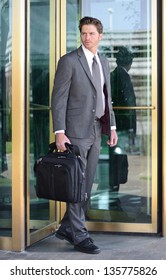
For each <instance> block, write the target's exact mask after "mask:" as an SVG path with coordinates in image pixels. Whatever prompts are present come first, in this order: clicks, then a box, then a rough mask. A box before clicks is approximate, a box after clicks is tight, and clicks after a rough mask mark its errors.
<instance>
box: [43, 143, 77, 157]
mask: <svg viewBox="0 0 166 280" xmlns="http://www.w3.org/2000/svg"><path fill="white" fill-rule="evenodd" d="M65 146H66V149H67V152H69V153H73V154H75V155H76V156H80V150H79V148H78V146H77V145H72V144H69V143H65ZM54 151H58V149H57V146H56V143H55V142H52V143H50V144H49V152H48V153H53V152H54Z"/></svg>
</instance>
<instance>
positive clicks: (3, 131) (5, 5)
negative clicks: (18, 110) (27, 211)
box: [0, 0, 12, 236]
mask: <svg viewBox="0 0 166 280" xmlns="http://www.w3.org/2000/svg"><path fill="white" fill-rule="evenodd" d="M11 9H12V1H10V0H8V1H2V0H1V1H0V236H11V235H12V133H11V129H12V125H11V110H12V108H11V104H12V100H11V98H12V96H11V80H12V69H11V66H12V64H11V62H12V57H11V54H12V32H11V30H12V27H11V22H12V18H11V15H12V13H11Z"/></svg>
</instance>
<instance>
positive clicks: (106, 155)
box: [66, 0, 157, 232]
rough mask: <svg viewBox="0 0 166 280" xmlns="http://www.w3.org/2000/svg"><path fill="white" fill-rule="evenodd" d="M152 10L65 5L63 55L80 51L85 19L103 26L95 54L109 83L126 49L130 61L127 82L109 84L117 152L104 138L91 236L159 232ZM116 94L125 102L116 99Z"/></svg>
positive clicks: (122, 0)
mask: <svg viewBox="0 0 166 280" xmlns="http://www.w3.org/2000/svg"><path fill="white" fill-rule="evenodd" d="M155 4H156V1H155V0H150V1H144V0H137V1H127V0H116V1H115V0H111V1H110V0H109V1H108V0H104V1H103V0H101V1H100V0H90V1H86V0H85V1H74V0H73V1H72V0H68V1H67V7H66V9H67V25H66V27H67V49H66V51H67V52H69V51H71V50H73V49H75V48H77V47H78V46H79V45H80V40H79V30H78V20H79V19H80V17H82V16H87V15H89V16H92V17H97V18H99V19H100V20H101V21H102V23H103V26H104V33H103V39H102V40H101V41H100V45H99V51H100V53H101V54H102V55H104V56H106V57H107V58H108V60H109V64H110V77H113V76H114V74H113V71H114V70H115V69H116V68H117V66H120V67H121V68H122V69H123V70H124V68H125V67H124V65H126V64H127V63H126V61H125V64H123V65H122V63H120V62H119V61H121V60H125V59H126V55H125V54H124V53H123V51H124V47H125V48H127V50H128V51H129V53H130V54H131V55H132V64H131V65H130V69H128V70H126V68H125V71H126V75H127V78H121V79H122V81H123V82H122V81H121V82H120V80H118V79H119V76H118V78H117V76H116V79H115V81H114V84H113V81H112V79H110V82H111V87H112V92H111V93H110V94H112V100H113V107H114V111H115V116H116V120H117V133H118V137H119V141H118V145H117V147H115V148H114V149H110V148H109V147H108V146H107V144H106V141H107V138H106V137H105V136H103V138H102V145H101V153H100V157H99V162H98V166H97V170H96V176H95V180H94V184H93V187H92V194H91V199H90V205H89V209H88V211H87V224H88V227H89V229H92V230H108V231H109V230H111V231H143V232H155V231H156V230H157V224H156V215H157V202H156V194H157V191H156V190H157V185H156V178H157V168H156V165H155V164H154V156H155V152H154V149H155V151H157V140H156V134H155V132H154V123H155V124H156V119H157V114H156V108H155V107H154V104H153V100H156V92H157V91H155V88H154V87H152V80H153V81H154V79H156V76H155V75H154V72H153V71H152V66H153V65H154V63H155V62H154V61H155V59H157V57H156V58H155V57H154V54H155V53H154V52H153V55H152V49H154V48H155V46H154V41H153V39H152V37H153V38H154V37H155V36H156V34H154V33H155V30H154V29H153V28H152V21H151V19H152V12H153V11H152V7H155ZM72 7H74V9H73V10H75V11H77V15H78V17H76V15H75V12H73V10H72ZM79 11H81V15H80V14H79ZM155 20H156V17H155ZM121 47H123V48H121ZM120 50H121V53H119V51H120ZM118 54H119V57H118ZM122 54H124V55H123V57H122ZM116 71H117V70H116ZM155 74H156V73H155ZM152 75H154V77H153V79H152ZM125 77H126V76H125ZM128 80H130V86H129V85H128ZM156 83H157V81H155V83H154V85H155V84H156ZM121 84H122V86H123V88H121V87H120V85H121ZM118 89H119V91H121V92H122V95H123V98H122V96H120V97H119V98H118V97H117V96H118V95H117V94H118V93H117V92H118ZM131 89H132V92H131ZM156 105H157V104H156V103H155V106H156ZM152 151H153V153H152ZM154 209H155V210H154ZM129 224H133V227H131V226H130V227H129ZM136 224H137V226H136ZM141 224H142V226H141ZM118 225H119V226H118ZM120 225H122V226H120ZM149 225H151V226H149ZM129 228H130V230H129Z"/></svg>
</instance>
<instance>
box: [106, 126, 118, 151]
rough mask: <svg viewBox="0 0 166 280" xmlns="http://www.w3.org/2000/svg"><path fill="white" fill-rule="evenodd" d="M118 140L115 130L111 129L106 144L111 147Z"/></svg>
mask: <svg viewBox="0 0 166 280" xmlns="http://www.w3.org/2000/svg"><path fill="white" fill-rule="evenodd" d="M117 142H118V136H117V133H116V130H114V129H113V130H111V135H110V139H109V140H108V141H107V144H108V145H109V146H110V147H113V146H115V145H116V144H117Z"/></svg>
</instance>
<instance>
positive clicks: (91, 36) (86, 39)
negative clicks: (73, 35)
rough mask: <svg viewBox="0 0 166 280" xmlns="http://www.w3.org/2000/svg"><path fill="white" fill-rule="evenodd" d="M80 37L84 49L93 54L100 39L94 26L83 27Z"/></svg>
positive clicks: (100, 35)
mask: <svg viewBox="0 0 166 280" xmlns="http://www.w3.org/2000/svg"><path fill="white" fill-rule="evenodd" d="M80 35H81V41H82V44H83V45H84V46H85V48H87V49H88V50H89V51H91V52H92V53H93V54H95V53H96V51H97V47H98V44H99V41H100V40H101V39H102V34H100V33H99V32H98V31H97V28H96V26H95V25H93V24H87V25H83V26H82V30H81V34H80Z"/></svg>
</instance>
